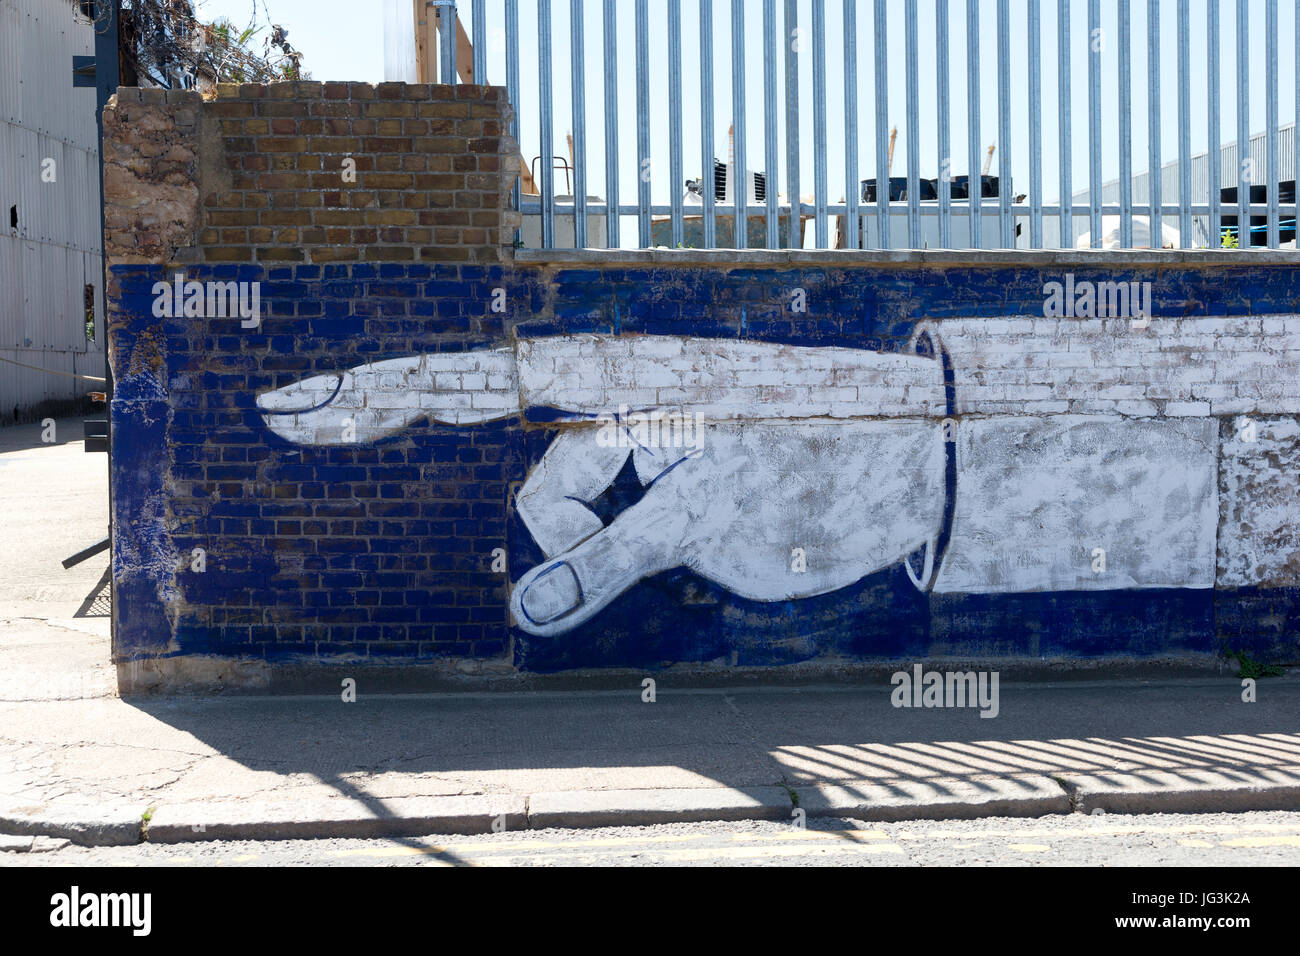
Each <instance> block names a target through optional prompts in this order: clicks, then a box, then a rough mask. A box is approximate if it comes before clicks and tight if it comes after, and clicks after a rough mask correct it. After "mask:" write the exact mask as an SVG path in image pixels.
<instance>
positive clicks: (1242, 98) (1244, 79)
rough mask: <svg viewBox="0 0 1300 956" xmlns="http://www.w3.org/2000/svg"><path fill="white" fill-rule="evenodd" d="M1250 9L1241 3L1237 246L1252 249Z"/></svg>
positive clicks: (1241, 0) (1238, 23) (1238, 9)
mask: <svg viewBox="0 0 1300 956" xmlns="http://www.w3.org/2000/svg"><path fill="white" fill-rule="evenodd" d="M1249 61H1250V7H1249V6H1248V5H1247V3H1246V0H1237V243H1238V245H1239V246H1240V248H1242V249H1249V248H1250V185H1251V183H1252V182H1253V181H1254V179H1255V175H1254V173H1255V170H1254V163H1252V162H1251V159H1250V72H1249V69H1248V66H1249Z"/></svg>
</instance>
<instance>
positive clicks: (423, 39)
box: [411, 0, 431, 83]
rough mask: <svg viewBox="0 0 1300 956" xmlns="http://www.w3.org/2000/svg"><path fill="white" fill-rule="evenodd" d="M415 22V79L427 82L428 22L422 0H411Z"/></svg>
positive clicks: (419, 81) (418, 81)
mask: <svg viewBox="0 0 1300 956" xmlns="http://www.w3.org/2000/svg"><path fill="white" fill-rule="evenodd" d="M411 9H412V13H413V16H414V23H415V81H416V82H417V83H429V82H431V81H430V80H429V42H428V37H429V23H428V20H427V19H426V16H425V9H426V8H425V6H424V0H411Z"/></svg>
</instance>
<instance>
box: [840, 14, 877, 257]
mask: <svg viewBox="0 0 1300 956" xmlns="http://www.w3.org/2000/svg"><path fill="white" fill-rule="evenodd" d="M877 102H879V101H877ZM858 189H859V186H858V15H857V6H856V3H855V0H844V224H845V225H844V242H845V245H846V246H847V247H848V248H849V249H857V248H859V247H860V246H861V245H862V243H861V237H860V236H859V232H860V231H861V229H862V220H861V218H859V213H858V201H859V198H860V197H859V194H858Z"/></svg>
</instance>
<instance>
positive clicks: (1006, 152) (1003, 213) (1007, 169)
mask: <svg viewBox="0 0 1300 956" xmlns="http://www.w3.org/2000/svg"><path fill="white" fill-rule="evenodd" d="M998 153H999V154H1000V158H999V160H998V225H999V226H1000V227H1001V232H1002V248H1003V249H1012V248H1015V245H1016V235H1015V230H1014V229H1013V228H1012V222H1011V5H1010V0H998Z"/></svg>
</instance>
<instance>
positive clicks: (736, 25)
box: [731, 0, 749, 249]
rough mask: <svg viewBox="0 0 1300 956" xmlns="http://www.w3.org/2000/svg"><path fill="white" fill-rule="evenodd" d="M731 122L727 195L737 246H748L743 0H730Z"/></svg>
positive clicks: (742, 247)
mask: <svg viewBox="0 0 1300 956" xmlns="http://www.w3.org/2000/svg"><path fill="white" fill-rule="evenodd" d="M731 124H732V129H733V133H734V136H733V139H732V142H733V143H734V154H735V155H734V161H733V163H732V167H731V198H732V199H733V200H734V201H735V212H736V222H735V239H736V248H737V249H746V248H748V247H749V167H748V163H747V157H746V155H745V135H746V130H745V0H731Z"/></svg>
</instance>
